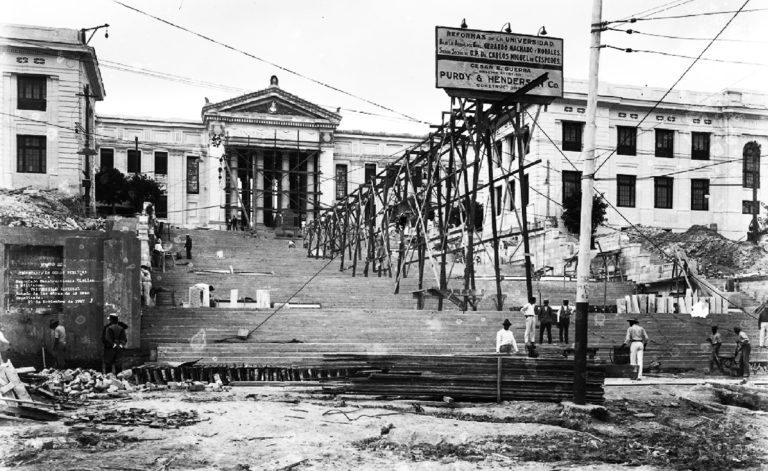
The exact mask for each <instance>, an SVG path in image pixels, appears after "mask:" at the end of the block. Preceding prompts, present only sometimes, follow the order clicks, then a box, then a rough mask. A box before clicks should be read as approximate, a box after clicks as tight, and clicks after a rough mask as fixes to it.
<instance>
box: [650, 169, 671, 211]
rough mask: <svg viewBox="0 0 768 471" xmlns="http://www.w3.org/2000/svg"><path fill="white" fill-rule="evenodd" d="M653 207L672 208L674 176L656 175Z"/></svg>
mask: <svg viewBox="0 0 768 471" xmlns="http://www.w3.org/2000/svg"><path fill="white" fill-rule="evenodd" d="M653 207H654V208H659V209H672V178H670V177H654V179H653Z"/></svg>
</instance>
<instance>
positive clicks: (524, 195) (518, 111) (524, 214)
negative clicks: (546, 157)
mask: <svg viewBox="0 0 768 471" xmlns="http://www.w3.org/2000/svg"><path fill="white" fill-rule="evenodd" d="M523 112H524V110H523V109H522V107H521V106H520V103H517V104H516V105H515V119H514V121H513V123H514V126H515V140H516V141H517V164H518V172H520V173H519V175H518V181H519V182H520V200H521V202H522V204H521V205H520V215H521V218H522V221H521V222H520V225H521V226H522V227H521V228H520V231H521V232H522V233H523V251H524V252H523V256H524V257H525V292H526V296H527V298H526V302H528V299H530V298H531V297H533V282H532V281H531V277H532V273H531V272H532V270H531V245H530V242H529V240H528V200H529V199H530V193H529V192H530V190H529V189H528V185H526V183H527V182H528V180H527V179H526V178H525V177H526V174H525V164H524V163H523V160H525V151H526V149H527V148H528V144H527V143H526V142H524V141H525V128H524V127H523ZM539 301H541V300H539Z"/></svg>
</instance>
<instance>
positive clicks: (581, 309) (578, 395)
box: [573, 0, 603, 404]
mask: <svg viewBox="0 0 768 471" xmlns="http://www.w3.org/2000/svg"><path fill="white" fill-rule="evenodd" d="M602 11H603V1H602V0H593V2H592V24H591V33H592V41H591V44H590V51H589V92H588V95H587V123H586V127H585V130H584V150H583V151H582V160H583V161H584V169H583V172H582V175H581V230H580V233H579V262H578V270H577V274H576V323H575V324H576V332H575V334H576V335H575V338H576V345H575V353H574V369H573V402H575V403H576V404H585V403H586V400H587V327H588V321H589V266H590V263H591V257H590V255H591V253H590V249H591V239H592V188H593V186H594V181H595V175H594V173H595V160H594V159H595V131H596V128H597V126H596V120H597V85H598V75H599V69H600V31H601V28H602V24H601V22H602Z"/></svg>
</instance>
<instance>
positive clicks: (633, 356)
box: [624, 319, 648, 381]
mask: <svg viewBox="0 0 768 471" xmlns="http://www.w3.org/2000/svg"><path fill="white" fill-rule="evenodd" d="M627 322H629V328H628V329H627V337H626V338H625V339H624V345H628V346H629V363H630V364H631V365H632V366H635V367H637V376H636V377H635V378H634V379H635V380H637V381H640V380H642V379H643V352H644V351H645V345H646V344H647V343H648V334H646V333H645V329H643V328H642V327H640V325H639V324H638V321H637V319H627Z"/></svg>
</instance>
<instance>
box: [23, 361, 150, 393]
mask: <svg viewBox="0 0 768 471" xmlns="http://www.w3.org/2000/svg"><path fill="white" fill-rule="evenodd" d="M130 378H131V371H130V370H126V371H123V372H121V373H119V374H117V375H113V374H112V373H107V374H102V373H100V372H98V371H96V370H90V369H82V368H77V369H74V370H72V369H68V370H55V369H45V370H42V371H41V372H40V373H37V374H35V375H30V378H28V381H29V379H38V380H42V382H40V383H39V384H37V385H35V386H34V387H33V388H32V390H33V391H35V392H38V393H40V394H42V395H44V396H47V397H55V398H59V399H72V400H86V399H99V398H106V397H115V396H118V397H119V396H120V395H122V394H124V393H126V392H130V391H134V390H138V389H143V388H141V387H137V386H135V385H132V384H131V383H130V382H129V381H128V380H129V379H130Z"/></svg>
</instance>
